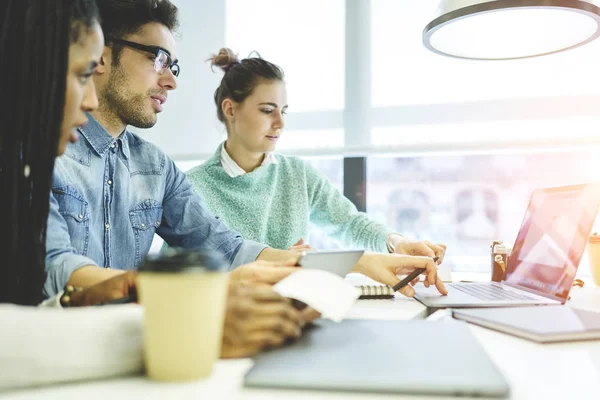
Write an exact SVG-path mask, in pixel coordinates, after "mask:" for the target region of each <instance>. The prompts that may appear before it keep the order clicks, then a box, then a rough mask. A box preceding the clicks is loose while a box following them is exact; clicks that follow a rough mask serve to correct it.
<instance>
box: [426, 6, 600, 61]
mask: <svg viewBox="0 0 600 400" xmlns="http://www.w3.org/2000/svg"><path fill="white" fill-rule="evenodd" d="M437 15H438V16H437V17H436V18H435V19H434V20H433V21H431V22H430V23H429V24H427V26H426V27H425V29H424V30H423V43H424V45H425V47H427V48H428V49H429V50H431V51H433V52H435V53H438V54H442V55H446V56H450V57H456V58H464V59H474V60H512V59H519V58H529V57H538V56H542V55H546V54H552V53H558V52H561V51H564V50H568V49H572V48H575V47H579V46H581V45H584V44H586V43H589V42H591V41H592V40H594V39H596V38H597V37H598V36H600V7H598V6H596V5H595V4H593V2H591V1H577V0H495V1H489V0H487V1H485V0H483V1H482V0H442V2H441V3H440V6H439V8H438V14H437Z"/></svg>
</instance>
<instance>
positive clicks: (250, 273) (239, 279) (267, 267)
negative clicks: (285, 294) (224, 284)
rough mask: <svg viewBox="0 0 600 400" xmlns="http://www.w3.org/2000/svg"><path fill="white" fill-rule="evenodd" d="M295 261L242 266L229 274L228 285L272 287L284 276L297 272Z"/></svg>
mask: <svg viewBox="0 0 600 400" xmlns="http://www.w3.org/2000/svg"><path fill="white" fill-rule="evenodd" d="M297 262H298V260H297V259H290V260H288V261H285V262H277V261H255V262H253V263H250V264H246V265H242V266H240V267H238V268H236V269H234V270H233V271H231V272H230V274H231V275H230V277H229V285H230V286H236V285H239V284H241V283H243V284H251V283H267V284H270V285H274V284H275V283H277V282H279V281H280V280H282V279H283V278H285V277H286V276H288V275H290V274H293V273H294V272H296V271H298V268H297V267H296V263H297Z"/></svg>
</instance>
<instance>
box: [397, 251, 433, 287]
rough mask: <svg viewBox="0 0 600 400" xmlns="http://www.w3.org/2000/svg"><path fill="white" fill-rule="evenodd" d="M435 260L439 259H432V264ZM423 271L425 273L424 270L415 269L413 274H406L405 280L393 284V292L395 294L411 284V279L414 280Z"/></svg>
mask: <svg viewBox="0 0 600 400" xmlns="http://www.w3.org/2000/svg"><path fill="white" fill-rule="evenodd" d="M437 260H439V257H433V262H436V261H437ZM425 271H426V268H417V269H415V270H414V271H413V272H411V273H410V274H408V275H407V276H406V278H404V279H402V280H401V281H400V282H398V283H397V284H395V285H394V287H393V288H392V289H394V292H397V291H398V290H400V289H402V288H403V287H404V286H406V285H408V284H409V283H410V282H412V280H413V279H415V278H416V277H417V276H419V275H421V274H422V273H423V272H425Z"/></svg>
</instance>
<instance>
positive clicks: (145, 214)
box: [129, 200, 162, 268]
mask: <svg viewBox="0 0 600 400" xmlns="http://www.w3.org/2000/svg"><path fill="white" fill-rule="evenodd" d="M129 219H130V220H131V227H132V228H133V234H134V237H135V266H136V268H137V267H139V265H140V264H141V263H142V261H143V259H144V257H145V256H146V254H148V252H149V251H150V246H151V245H152V240H153V239H154V233H155V232H156V229H157V228H158V227H159V226H160V222H161V219H162V205H161V204H160V203H159V202H157V201H156V200H145V201H144V202H142V203H140V204H138V205H137V206H135V207H134V208H132V209H131V210H130V211H129Z"/></svg>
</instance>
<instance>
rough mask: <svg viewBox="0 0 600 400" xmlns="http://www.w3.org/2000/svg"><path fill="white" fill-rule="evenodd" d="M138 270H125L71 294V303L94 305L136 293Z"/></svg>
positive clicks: (73, 304) (75, 304) (76, 305)
mask: <svg viewBox="0 0 600 400" xmlns="http://www.w3.org/2000/svg"><path fill="white" fill-rule="evenodd" d="M135 277H136V271H123V273H122V274H119V275H117V276H115V277H113V278H110V279H107V280H105V281H102V282H100V283H97V284H96V285H94V286H91V287H89V288H87V289H84V290H82V291H80V292H73V293H72V294H71V302H70V303H71V305H72V306H75V307H78V306H93V305H95V304H100V303H105V302H107V301H110V300H116V299H120V298H122V297H127V296H129V295H130V294H132V293H135V288H136V285H135Z"/></svg>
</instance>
